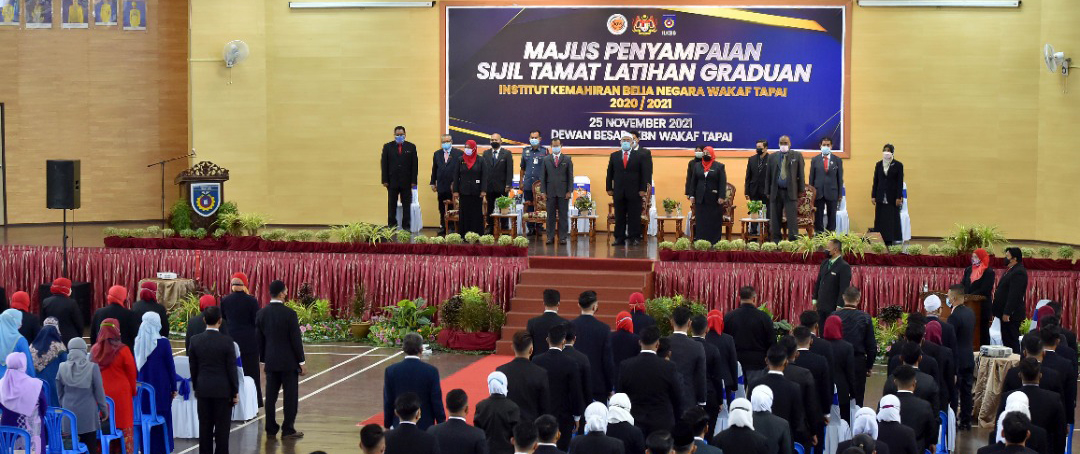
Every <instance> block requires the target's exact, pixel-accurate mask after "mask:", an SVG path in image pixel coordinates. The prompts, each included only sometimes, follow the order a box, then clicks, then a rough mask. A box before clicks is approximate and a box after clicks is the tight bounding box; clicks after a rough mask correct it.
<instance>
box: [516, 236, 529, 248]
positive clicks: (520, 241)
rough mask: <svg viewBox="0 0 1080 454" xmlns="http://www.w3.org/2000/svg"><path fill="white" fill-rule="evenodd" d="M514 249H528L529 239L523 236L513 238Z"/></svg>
mask: <svg viewBox="0 0 1080 454" xmlns="http://www.w3.org/2000/svg"><path fill="white" fill-rule="evenodd" d="M514 247H520V248H526V247H529V239H528V238H525V237H523V236H519V237H515V238H514Z"/></svg>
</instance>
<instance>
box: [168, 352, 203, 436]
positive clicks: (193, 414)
mask: <svg viewBox="0 0 1080 454" xmlns="http://www.w3.org/2000/svg"><path fill="white" fill-rule="evenodd" d="M173 364H174V365H175V366H176V375H179V376H180V378H185V379H188V380H190V379H191V366H190V365H189V364H188V357H187V356H174V357H173ZM172 423H173V436H174V437H176V438H199V408H198V404H197V403H196V402H195V391H194V390H191V393H190V394H189V395H188V398H187V400H185V399H184V396H181V395H180V394H177V395H176V397H174V398H173V402H172Z"/></svg>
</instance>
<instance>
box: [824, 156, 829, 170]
mask: <svg viewBox="0 0 1080 454" xmlns="http://www.w3.org/2000/svg"><path fill="white" fill-rule="evenodd" d="M825 171H826V172H828V171H829V158H825Z"/></svg>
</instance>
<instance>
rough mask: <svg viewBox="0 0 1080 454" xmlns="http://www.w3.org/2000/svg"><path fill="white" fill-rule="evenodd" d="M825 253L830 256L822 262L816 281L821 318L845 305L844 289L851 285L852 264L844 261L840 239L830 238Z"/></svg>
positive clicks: (816, 303)
mask: <svg viewBox="0 0 1080 454" xmlns="http://www.w3.org/2000/svg"><path fill="white" fill-rule="evenodd" d="M825 254H826V255H827V256H828V257H827V258H826V259H825V261H824V262H821V267H819V268H818V277H817V280H816V281H814V307H815V308H816V309H817V311H818V314H820V317H819V319H820V320H825V319H826V318H828V317H829V316H830V315H832V313H833V312H835V311H836V307H837V306H843V305H844V299H843V295H844V290H847V288H848V286H849V285H851V266H849V265H848V263H847V262H846V261H844V254H843V253H842V252H841V251H840V240H837V239H836V238H833V239H831V240H829V242H828V243H827V244H826V245H825Z"/></svg>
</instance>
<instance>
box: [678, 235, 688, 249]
mask: <svg viewBox="0 0 1080 454" xmlns="http://www.w3.org/2000/svg"><path fill="white" fill-rule="evenodd" d="M688 249H690V238H686V237H683V238H679V239H677V240H675V250H676V251H685V250H688Z"/></svg>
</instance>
